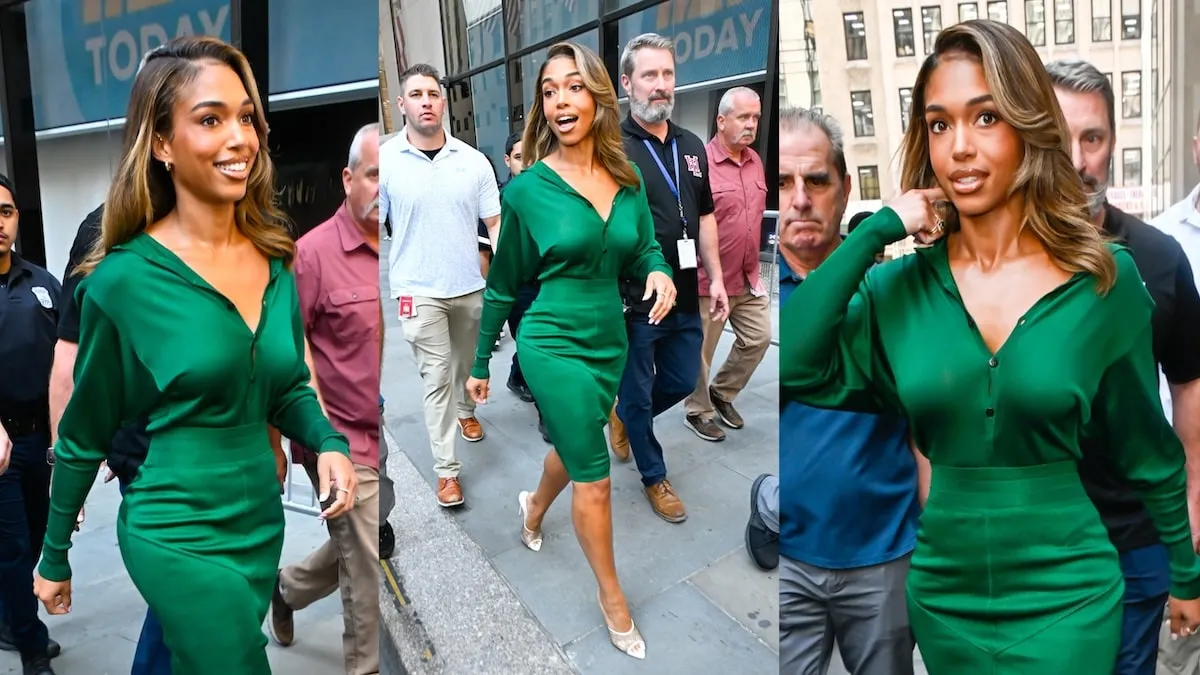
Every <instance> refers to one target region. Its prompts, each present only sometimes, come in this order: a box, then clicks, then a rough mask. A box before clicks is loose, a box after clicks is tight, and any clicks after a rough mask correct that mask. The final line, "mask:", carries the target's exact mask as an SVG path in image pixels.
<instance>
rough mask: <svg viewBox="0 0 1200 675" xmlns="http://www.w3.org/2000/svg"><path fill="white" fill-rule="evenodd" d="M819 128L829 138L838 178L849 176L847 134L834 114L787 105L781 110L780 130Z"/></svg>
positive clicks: (831, 155)
mask: <svg viewBox="0 0 1200 675" xmlns="http://www.w3.org/2000/svg"><path fill="white" fill-rule="evenodd" d="M813 127H815V128H817V129H819V130H820V131H821V133H823V134H825V138H827V139H829V159H830V161H831V162H832V164H833V166H834V168H835V169H837V172H838V179H839V180H840V179H844V178H845V177H846V176H847V173H846V171H847V169H846V136H845V134H843V133H842V125H840V124H838V121H837V120H835V119H834V118H833V117H832V116H830V115H826V114H825V113H823V112H821V111H819V110H813V109H811V108H800V107H797V106H787V107H784V108H782V109H781V110H780V111H779V132H780V133H785V132H789V131H800V130H802V129H808V128H813Z"/></svg>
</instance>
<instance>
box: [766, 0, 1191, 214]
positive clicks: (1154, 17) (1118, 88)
mask: <svg viewBox="0 0 1200 675" xmlns="http://www.w3.org/2000/svg"><path fill="white" fill-rule="evenodd" d="M1159 4H1162V5H1166V4H1168V0H979V1H972V2H963V1H960V0H940V1H938V0H924V1H921V0H842V1H841V2H836V3H835V2H813V1H812V0H781V8H780V14H781V17H790V18H789V20H782V18H781V24H780V35H781V40H782V42H781V54H780V61H781V62H782V63H784V64H789V67H785V69H784V76H785V77H787V78H788V82H787V83H786V85H784V87H783V89H782V91H783V92H784V94H786V98H781V101H783V102H786V103H787V104H790V105H800V106H810V107H820V108H822V109H823V110H824V111H825V112H827V113H829V114H831V115H833V116H834V117H835V118H836V119H838V120H839V121H840V122H841V123H842V126H843V128H844V130H845V134H846V161H847V164H848V165H849V167H850V172H851V179H852V180H851V182H852V184H853V187H852V195H851V199H852V203H851V205H850V206H849V207H848V208H847V213H846V215H847V218H849V217H850V216H851V215H853V214H854V213H857V212H858V211H864V210H875V209H877V208H879V206H880V205H881V204H882V203H883V202H885V201H887V200H888V199H890V198H892V197H893V196H894V195H895V194H896V192H897V190H898V188H899V166H898V158H899V150H900V144H901V140H902V137H903V133H904V129H905V128H906V127H907V124H908V120H909V116H910V106H911V97H912V85H913V82H914V81H915V80H916V77H917V72H918V70H919V69H920V66H921V63H922V62H923V61H924V59H925V58H926V56H927V55H928V54H929V53H930V52H931V51H932V47H933V42H934V40H935V38H936V36H937V34H938V32H939V31H940V30H941V29H942V28H943V27H946V26H950V25H952V24H955V23H958V22H960V21H966V20H969V19H975V18H990V19H993V20H996V21H1003V22H1005V23H1008V24H1009V25H1012V26H1014V27H1016V28H1017V29H1019V30H1020V31H1021V32H1022V33H1024V34H1025V36H1026V37H1027V38H1029V40H1030V42H1031V43H1032V44H1033V45H1034V46H1035V48H1036V49H1037V51H1038V53H1039V54H1040V55H1041V56H1042V59H1043V60H1044V61H1047V62H1049V61H1052V60H1055V59H1060V58H1079V59H1084V60H1086V61H1089V62H1091V63H1093V64H1094V65H1095V66H1096V67H1097V68H1099V69H1100V70H1101V71H1102V72H1104V73H1105V74H1107V75H1108V76H1109V79H1110V80H1111V81H1112V83H1113V89H1114V92H1115V94H1116V117H1117V120H1116V122H1117V143H1116V149H1115V151H1114V153H1113V165H1112V167H1111V168H1112V170H1111V171H1110V183H1111V185H1112V187H1111V188H1110V191H1109V201H1110V202H1111V203H1113V204H1114V205H1116V206H1117V207H1118V208H1121V209H1123V210H1125V211H1128V212H1130V213H1133V214H1137V215H1142V216H1145V217H1149V216H1150V215H1153V212H1154V208H1155V195H1157V194H1160V193H1163V192H1166V191H1168V190H1166V188H1165V187H1164V186H1165V182H1160V181H1167V180H1168V179H1169V178H1170V176H1169V175H1167V174H1166V173H1165V172H1164V171H1161V170H1158V171H1157V172H1156V164H1158V162H1159V161H1160V160H1156V159H1153V158H1161V154H1160V153H1156V152H1155V146H1154V142H1155V140H1154V139H1155V132H1154V129H1155V128H1173V126H1172V125H1174V124H1175V121H1174V115H1173V113H1174V112H1176V111H1174V110H1172V106H1171V105H1164V104H1162V101H1164V100H1168V99H1167V98H1165V87H1164V86H1163V83H1162V82H1161V78H1160V77H1159V74H1160V72H1165V71H1163V70H1162V69H1160V68H1158V67H1156V66H1153V65H1152V63H1153V61H1152V58H1151V57H1152V54H1153V53H1155V50H1156V49H1157V50H1159V51H1162V52H1163V53H1164V54H1173V52H1172V46H1171V45H1172V44H1173V42H1174V38H1175V35H1170V34H1168V31H1161V30H1159V27H1160V25H1165V24H1163V22H1164V21H1166V20H1167V18H1168V17H1167V15H1166V14H1164V13H1163V12H1161V11H1159V10H1157V9H1156V6H1157V5H1159ZM1190 4H1192V5H1193V6H1195V5H1196V3H1190ZM1160 37H1161V39H1160ZM810 63H816V64H818V65H817V66H816V67H809V66H808V64H810ZM790 64H803V65H794V66H791V65H790ZM1188 138H1190V136H1189V137H1188Z"/></svg>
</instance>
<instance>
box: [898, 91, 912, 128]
mask: <svg viewBox="0 0 1200 675" xmlns="http://www.w3.org/2000/svg"><path fill="white" fill-rule="evenodd" d="M911 120H912V87H903V88H901V89H900V131H908V123H909V121H911Z"/></svg>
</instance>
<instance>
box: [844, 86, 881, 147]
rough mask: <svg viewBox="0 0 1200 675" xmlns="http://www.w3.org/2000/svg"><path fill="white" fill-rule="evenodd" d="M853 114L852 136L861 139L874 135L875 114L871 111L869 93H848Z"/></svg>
mask: <svg viewBox="0 0 1200 675" xmlns="http://www.w3.org/2000/svg"><path fill="white" fill-rule="evenodd" d="M850 105H851V106H852V109H853V113H854V135H855V136H857V137H859V138H863V137H869V136H874V135H875V112H874V111H873V110H872V109H871V92H869V91H852V92H850Z"/></svg>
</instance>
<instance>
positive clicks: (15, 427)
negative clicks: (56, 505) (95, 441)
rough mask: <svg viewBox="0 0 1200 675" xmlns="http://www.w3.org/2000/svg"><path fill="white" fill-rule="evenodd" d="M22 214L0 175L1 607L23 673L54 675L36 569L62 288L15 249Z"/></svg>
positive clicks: (46, 497) (45, 502)
mask: <svg viewBox="0 0 1200 675" xmlns="http://www.w3.org/2000/svg"><path fill="white" fill-rule="evenodd" d="M18 220H19V214H18V212H17V204H16V198H15V197H14V194H13V186H12V182H11V181H10V180H9V179H8V178H7V177H6V176H2V175H0V424H2V425H3V426H4V430H5V432H6V433H7V435H8V437H9V438H10V439H11V442H12V450H11V454H10V456H9V458H8V466H7V469H6V470H4V471H3V473H2V474H0V605H3V608H4V622H5V624H6V626H7V628H8V629H9V630H10V631H11V641H12V645H13V646H15V647H16V649H17V651H19V652H20V653H21V665H22V669H23V673H24V675H54V670H53V669H52V668H51V667H50V654H49V646H50V645H49V642H50V637H49V634H48V632H47V630H46V625H45V624H44V623H42V621H41V619H39V618H38V601H37V598H36V597H34V595H33V568H34V565H36V564H37V561H38V558H39V557H40V556H41V552H42V538H43V537H44V536H45V534H46V519H47V516H48V515H49V510H50V464H49V462H48V461H47V456H48V449H49V447H50V404H49V386H50V366H51V363H52V362H53V360H54V343H55V339H56V328H57V324H58V312H59V297H60V295H61V294H62V286H61V285H60V284H59V283H58V280H57V279H55V278H54V277H53V276H52V275H51V274H50V273H49V272H47V271H46V270H45V269H44V268H42V267H38V266H37V265H34V264H33V263H30V262H29V261H27V260H24V259H22V258H21V256H19V255H17V253H16V252H15V251H13V246H14V244H15V242H16V240H17V228H18Z"/></svg>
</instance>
